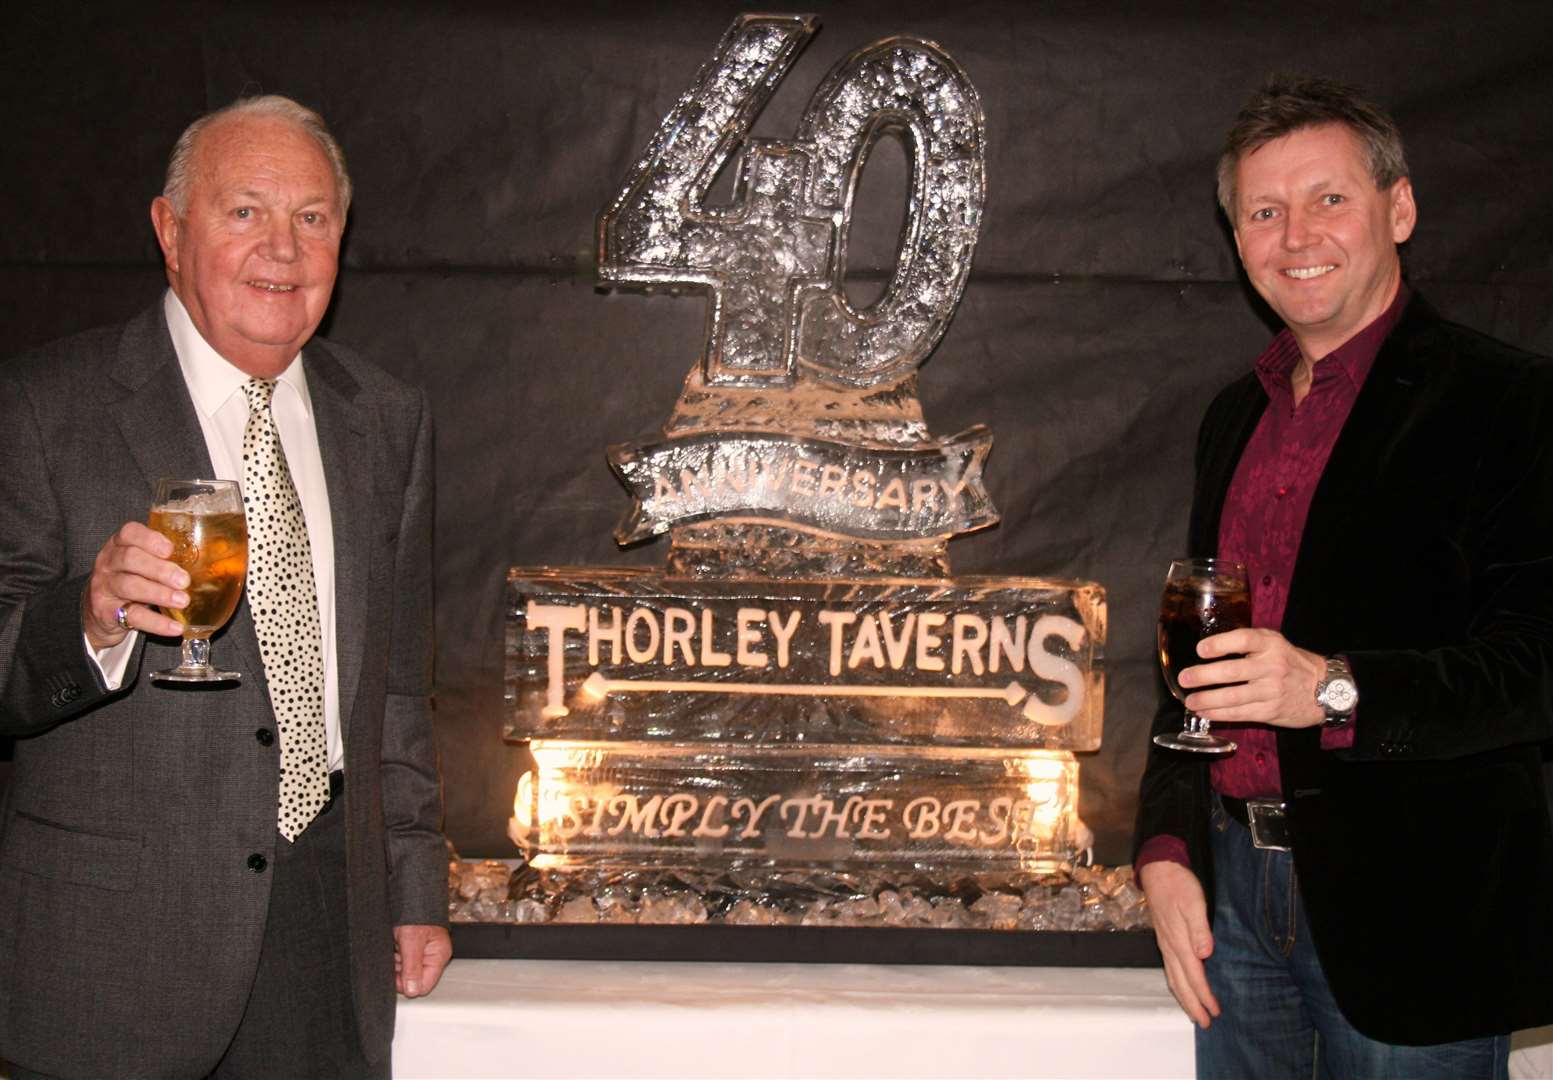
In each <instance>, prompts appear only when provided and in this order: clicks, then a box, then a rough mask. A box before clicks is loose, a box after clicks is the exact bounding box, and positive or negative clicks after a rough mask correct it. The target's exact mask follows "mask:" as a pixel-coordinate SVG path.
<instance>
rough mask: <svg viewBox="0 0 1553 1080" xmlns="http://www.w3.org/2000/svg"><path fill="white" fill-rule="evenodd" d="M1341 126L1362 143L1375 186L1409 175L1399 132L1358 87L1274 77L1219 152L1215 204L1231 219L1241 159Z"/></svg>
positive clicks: (1245, 109)
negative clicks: (1305, 132) (1308, 132)
mask: <svg viewBox="0 0 1553 1080" xmlns="http://www.w3.org/2000/svg"><path fill="white" fill-rule="evenodd" d="M1325 124H1342V125H1343V126H1344V127H1346V128H1347V129H1348V130H1349V131H1351V132H1353V134H1354V137H1355V138H1357V139H1358V140H1359V144H1360V145H1361V146H1362V147H1363V149H1364V153H1365V157H1366V158H1368V164H1369V167H1370V177H1371V178H1372V179H1373V180H1374V181H1375V188H1376V190H1378V191H1384V190H1386V189H1387V188H1389V187H1390V186H1391V185H1392V184H1395V183H1396V182H1397V181H1398V180H1400V179H1402V178H1403V177H1404V176H1407V175H1408V171H1407V159H1406V157H1405V156H1404V155H1403V152H1402V132H1401V130H1400V129H1398V127H1397V122H1396V121H1395V120H1393V119H1392V118H1391V115H1390V114H1389V113H1388V112H1386V110H1385V109H1383V108H1381V107H1380V106H1379V105H1376V104H1375V103H1374V102H1373V101H1370V100H1369V99H1367V98H1366V97H1365V96H1364V95H1363V94H1362V93H1361V92H1360V91H1359V89H1358V88H1357V87H1354V86H1350V85H1349V84H1347V83H1342V82H1337V81H1336V80H1334V79H1320V78H1308V77H1302V76H1295V75H1273V76H1272V77H1271V78H1269V79H1268V80H1267V82H1266V83H1265V84H1263V86H1262V88H1261V89H1260V90H1258V91H1256V92H1255V93H1254V94H1252V95H1251V97H1250V98H1248V99H1247V101H1246V103H1245V105H1244V106H1242V108H1241V110H1240V113H1239V115H1237V116H1236V117H1235V123H1234V126H1232V127H1231V128H1230V129H1229V135H1228V136H1226V137H1225V139H1224V149H1223V151H1222V152H1221V153H1220V155H1219V168H1218V180H1219V206H1220V207H1221V208H1222V209H1223V211H1224V213H1225V216H1227V217H1228V218H1229V220H1230V223H1231V224H1234V222H1235V198H1236V195H1237V194H1238V193H1237V192H1236V190H1235V170H1236V168H1237V167H1238V166H1239V165H1240V162H1241V159H1242V158H1244V157H1245V156H1246V155H1247V154H1249V153H1251V152H1252V151H1253V150H1257V149H1260V148H1261V147H1263V146H1265V145H1266V144H1268V143H1270V142H1272V141H1273V140H1275V139H1281V138H1283V137H1284V136H1285V135H1290V134H1293V133H1294V132H1296V131H1300V130H1302V129H1304V128H1310V127H1319V126H1322V125H1325Z"/></svg>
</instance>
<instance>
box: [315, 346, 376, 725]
mask: <svg viewBox="0 0 1553 1080" xmlns="http://www.w3.org/2000/svg"><path fill="white" fill-rule="evenodd" d="M305 356H306V359H305V362H306V365H307V384H308V396H309V397H310V398H311V399H312V404H313V422H314V426H315V427H316V429H317V432H318V450H319V453H320V455H321V456H322V458H323V466H324V482H325V483H326V484H327V485H328V488H329V521H330V525H331V527H332V529H333V531H334V648H335V656H336V658H337V661H336V663H337V667H338V672H339V695H340V732H341V737H342V738H343V739H346V740H347V745H348V740H349V737H350V725H351V710H352V706H353V705H354V704H355V701H356V690H357V687H358V686H359V684H360V682H361V661H362V655H363V651H364V642H365V639H366V623H367V599H368V598H367V592H368V588H367V573H368V569H369V564H368V559H369V558H370V556H371V552H372V550H373V542H372V541H373V538H372V535H371V523H372V521H373V508H372V452H371V438H370V435H371V431H372V423H371V416H370V413H369V412H368V411H367V410H366V409H365V408H363V407H362V405H361V403H360V401H359V399H358V395H359V392H360V386H359V384H357V382H356V380H355V379H353V378H352V377H351V376H350V374H349V373H348V372H347V371H346V370H345V368H344V367H343V366H341V364H340V363H339V361H338V360H336V359H335V358H334V356H332V355H331V354H330V353H329V351H328V346H327V344H325V343H324V342H321V341H318V340H317V339H315V340H314V341H312V342H310V343H309V344H308V346H307V349H306V354H305Z"/></svg>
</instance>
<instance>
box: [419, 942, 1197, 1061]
mask: <svg viewBox="0 0 1553 1080" xmlns="http://www.w3.org/2000/svg"><path fill="white" fill-rule="evenodd" d="M394 1075H395V1077H397V1078H399V1080H416V1078H428V1077H438V1078H454V1077H458V1078H477V1077H479V1078H489V1077H590V1076H610V1077H700V1076H716V1077H792V1076H806V1077H847V1078H855V1077H867V1076H890V1077H941V1076H977V1077H989V1078H990V1077H1042V1076H1054V1077H1055V1076H1060V1077H1139V1076H1148V1077H1155V1078H1161V1080H1163V1078H1167V1077H1187V1076H1191V1075H1192V1028H1191V1024H1190V1023H1189V1022H1188V1021H1187V1019H1186V1018H1185V1017H1184V1016H1183V1015H1182V1014H1181V1011H1180V1009H1178V1008H1177V1007H1176V1004H1175V1002H1174V1001H1173V1000H1172V999H1171V997H1170V992H1169V990H1168V989H1167V988H1166V986H1165V977H1164V973H1163V972H1162V971H1160V970H1159V969H1157V968H1143V969H1139V968H1074V967H1067V968H1058V967H1038V968H1029V967H996V968H994V967H953V966H908V965H868V964H743V963H738V964H734V963H686V962H627V961H605V960H455V961H453V963H452V965H451V966H450V967H449V969H448V971H447V973H446V974H445V975H444V977H443V980H442V985H441V986H439V987H438V988H437V991H436V992H435V993H434V994H432V995H431V996H429V997H426V998H420V999H417V1000H415V1001H405V1000H402V999H401V1001H400V1004H399V1016H398V1034H397V1036H396V1038H395V1040H394Z"/></svg>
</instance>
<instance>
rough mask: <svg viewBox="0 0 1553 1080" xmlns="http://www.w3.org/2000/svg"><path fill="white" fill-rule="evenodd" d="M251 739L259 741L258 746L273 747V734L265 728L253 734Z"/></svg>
mask: <svg viewBox="0 0 1553 1080" xmlns="http://www.w3.org/2000/svg"><path fill="white" fill-rule="evenodd" d="M253 737H254V738H255V739H258V740H259V745H260V746H273V745H275V733H274V732H272V731H271V730H270V729H269V728H267V727H262V728H260V729H259V730H258V731H255V732H254V733H253Z"/></svg>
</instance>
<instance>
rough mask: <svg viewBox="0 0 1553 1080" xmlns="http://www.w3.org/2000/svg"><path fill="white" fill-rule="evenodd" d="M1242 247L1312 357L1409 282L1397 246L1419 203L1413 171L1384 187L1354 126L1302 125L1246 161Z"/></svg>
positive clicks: (1239, 210)
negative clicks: (1378, 183) (1415, 200)
mask: <svg viewBox="0 0 1553 1080" xmlns="http://www.w3.org/2000/svg"><path fill="white" fill-rule="evenodd" d="M1235 190H1236V192H1237V196H1236V204H1237V205H1236V207H1235V220H1234V226H1235V246H1236V247H1237V248H1238V249H1239V251H1240V261H1241V262H1242V263H1243V264H1244V265H1245V268H1246V274H1247V275H1248V276H1249V277H1250V279H1251V284H1252V285H1253V286H1254V287H1255V288H1256V291H1257V292H1259V293H1261V294H1262V298H1263V299H1264V300H1266V301H1267V302H1268V304H1270V305H1271V306H1272V309H1273V310H1274V311H1276V312H1277V313H1278V315H1279V317H1280V318H1282V319H1283V321H1284V323H1285V324H1286V325H1287V326H1288V327H1289V329H1290V330H1291V331H1292V332H1293V334H1294V338H1295V340H1296V341H1297V342H1298V343H1299V346H1300V351H1301V352H1303V353H1304V354H1305V357H1306V359H1308V360H1311V361H1315V360H1319V359H1321V358H1322V357H1324V356H1326V355H1327V354H1329V353H1330V352H1331V351H1332V350H1333V349H1336V348H1337V347H1338V346H1339V345H1342V344H1343V343H1344V342H1345V341H1347V340H1348V339H1349V338H1351V337H1353V336H1354V334H1356V333H1358V332H1359V331H1360V330H1362V329H1364V328H1365V327H1366V326H1367V325H1369V324H1370V323H1371V322H1373V321H1374V320H1375V319H1376V318H1377V317H1379V316H1380V315H1381V313H1382V312H1384V311H1385V310H1386V308H1387V307H1388V306H1390V304H1391V301H1392V299H1393V298H1394V297H1395V296H1396V294H1397V288H1398V287H1399V286H1400V284H1401V281H1402V264H1401V260H1400V258H1399V257H1398V255H1397V245H1398V244H1400V243H1402V241H1404V240H1406V239H1407V238H1408V237H1409V236H1410V235H1412V232H1413V225H1414V223H1415V221H1416V218H1417V210H1416V208H1415V207H1414V205H1413V187H1412V184H1410V183H1409V182H1408V180H1407V178H1406V177H1404V178H1402V179H1401V180H1398V181H1397V182H1396V183H1395V184H1393V185H1392V186H1391V187H1389V188H1386V189H1384V190H1377V189H1376V187H1375V181H1374V179H1373V178H1372V177H1371V175H1370V170H1369V163H1368V162H1367V160H1366V158H1365V154H1364V149H1363V146H1362V145H1361V143H1360V142H1359V140H1358V138H1356V137H1355V136H1354V135H1353V133H1352V132H1350V131H1349V130H1348V128H1347V127H1345V126H1343V125H1342V124H1324V125H1322V126H1320V127H1311V128H1301V129H1300V130H1298V131H1295V132H1292V133H1290V134H1288V135H1285V136H1284V137H1283V138H1281V139H1274V140H1273V141H1272V142H1269V143H1266V144H1265V145H1263V146H1260V147H1258V148H1256V149H1255V150H1252V151H1251V152H1250V153H1248V154H1246V155H1245V156H1244V157H1242V158H1241V160H1240V163H1239V165H1238V166H1237V168H1236V188H1235Z"/></svg>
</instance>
